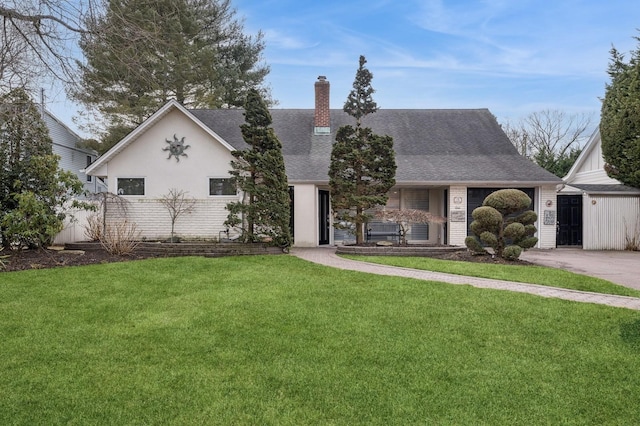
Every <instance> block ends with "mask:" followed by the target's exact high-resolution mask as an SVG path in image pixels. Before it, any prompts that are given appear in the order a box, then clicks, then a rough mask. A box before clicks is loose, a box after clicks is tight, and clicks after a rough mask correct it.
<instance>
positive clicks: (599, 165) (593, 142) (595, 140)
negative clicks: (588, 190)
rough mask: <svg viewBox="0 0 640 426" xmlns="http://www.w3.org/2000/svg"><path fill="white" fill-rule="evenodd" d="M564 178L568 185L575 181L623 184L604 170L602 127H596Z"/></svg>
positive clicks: (577, 182) (579, 182)
mask: <svg viewBox="0 0 640 426" xmlns="http://www.w3.org/2000/svg"><path fill="white" fill-rule="evenodd" d="M563 180H564V181H565V182H566V183H567V184H568V185H573V184H574V183H575V184H594V185H621V184H622V183H621V182H620V181H618V180H616V179H613V178H611V177H609V176H608V175H607V172H606V171H605V170H604V158H603V157H602V139H601V138H600V129H596V130H595V131H594V132H593V134H592V135H591V137H590V138H589V140H588V141H587V143H586V144H585V146H584V148H583V149H582V152H581V153H580V155H579V156H578V158H577V159H576V161H575V163H573V166H571V169H569V172H568V173H567V174H566V176H565V177H564V178H563Z"/></svg>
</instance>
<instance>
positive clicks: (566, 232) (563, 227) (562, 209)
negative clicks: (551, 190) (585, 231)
mask: <svg viewBox="0 0 640 426" xmlns="http://www.w3.org/2000/svg"><path fill="white" fill-rule="evenodd" d="M556 245H558V246H581V245H582V195H558V233H557V236H556Z"/></svg>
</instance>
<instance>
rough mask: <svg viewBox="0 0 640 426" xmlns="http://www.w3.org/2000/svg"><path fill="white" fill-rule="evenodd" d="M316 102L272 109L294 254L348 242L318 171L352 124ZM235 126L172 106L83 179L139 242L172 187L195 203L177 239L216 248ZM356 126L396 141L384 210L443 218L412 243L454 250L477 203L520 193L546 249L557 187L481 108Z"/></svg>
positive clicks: (155, 226)
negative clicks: (101, 191)
mask: <svg viewBox="0 0 640 426" xmlns="http://www.w3.org/2000/svg"><path fill="white" fill-rule="evenodd" d="M315 94H316V97H315V109H274V110H271V114H272V118H273V128H274V130H275V132H276V134H277V136H278V138H279V139H280V141H281V142H282V145H283V155H284V159H285V167H286V172H287V176H288V182H289V185H290V188H291V191H290V193H291V199H292V206H293V208H292V228H293V234H294V240H295V245H296V246H299V247H300V246H307V247H313V246H318V245H325V244H339V243H341V242H343V240H347V239H351V238H352V237H350V236H348V235H346V234H345V233H344V232H343V231H338V230H334V229H333V224H332V220H331V206H330V197H329V185H328V183H329V178H328V170H329V163H330V155H331V147H332V144H333V142H334V141H335V134H336V131H337V130H338V128H339V127H340V126H343V125H345V124H352V125H353V124H354V120H353V118H352V117H350V116H348V115H347V114H346V113H344V112H343V111H342V110H330V109H329V82H328V81H326V80H325V79H324V78H320V79H319V81H317V82H316V83H315ZM243 123H244V116H243V111H241V110H227V109H218V110H187V109H185V108H184V107H183V106H181V105H180V104H178V103H177V102H174V101H171V102H169V103H167V104H166V105H164V106H163V107H162V108H161V109H160V110H158V111H157V112H156V113H155V114H154V115H152V116H151V117H150V118H149V119H147V120H146V121H145V122H144V123H142V124H141V125H140V126H139V127H138V128H136V129H135V130H134V131H133V132H131V133H130V134H129V135H127V136H126V137H125V138H124V139H122V140H121V141H120V142H119V143H118V144H116V145H115V146H114V147H113V148H111V149H110V150H109V151H108V152H107V153H105V154H104V155H103V156H102V157H100V158H98V160H96V161H95V162H94V163H93V164H92V165H91V166H90V167H89V168H88V169H87V174H89V175H91V176H96V177H101V178H106V179H107V181H108V182H109V190H110V191H111V192H117V193H119V194H121V195H122V196H123V197H124V198H126V199H128V200H129V201H130V203H129V207H128V209H127V215H128V217H129V219H131V220H132V221H134V222H135V223H136V224H137V226H138V229H139V230H140V231H141V233H142V236H143V237H146V238H163V237H166V236H168V235H169V231H170V220H169V214H168V213H167V211H166V209H165V208H164V207H162V206H161V204H160V203H159V202H158V198H160V197H162V196H163V195H165V194H167V193H168V192H169V189H171V188H177V189H181V190H184V191H188V195H189V196H191V197H193V198H194V199H196V200H197V203H196V208H195V210H194V212H193V213H191V214H190V215H188V216H186V217H184V218H180V219H179V220H178V222H177V223H176V232H177V233H178V234H179V235H182V236H183V237H201V238H218V237H220V236H223V235H224V231H225V227H224V225H223V222H224V221H225V219H226V216H227V211H226V210H225V206H226V204H227V203H228V202H230V201H235V200H238V199H239V198H240V197H241V195H240V194H236V191H235V189H234V187H233V186H231V185H229V180H228V179H229V169H230V161H231V160H233V156H232V155H231V152H232V151H233V150H236V149H243V148H246V147H247V145H246V144H245V142H244V141H243V139H242V135H241V132H240V127H239V126H240V125H241V124H243ZM363 125H364V126H366V127H371V128H372V129H373V131H374V132H375V133H377V134H386V135H390V136H392V137H393V139H394V146H395V151H396V162H397V165H398V169H397V173H396V186H395V187H394V188H393V189H392V190H391V191H390V193H389V202H388V208H414V209H422V210H426V211H430V212H431V213H432V214H435V215H438V216H445V217H447V223H445V224H444V225H433V226H427V225H414V226H413V227H412V228H411V230H410V232H409V235H408V240H409V241H410V242H411V243H434V244H435V243H441V244H451V245H464V239H465V237H466V236H467V235H468V232H469V231H468V224H469V223H470V220H471V219H470V217H471V212H472V210H473V209H474V208H475V207H477V206H479V205H480V204H481V203H482V201H483V199H484V197H485V196H486V195H488V194H489V193H490V192H492V191H494V190H496V189H500V188H519V189H523V190H524V191H526V192H527V193H528V194H530V196H531V198H532V200H533V208H534V210H535V211H536V212H537V213H538V215H539V220H538V223H537V227H538V234H537V236H538V238H539V243H538V246H539V247H542V248H553V247H555V236H556V226H555V224H556V218H555V213H556V189H557V188H556V187H557V185H559V184H561V183H562V182H561V180H560V179H559V178H557V177H556V176H554V175H552V174H551V173H549V172H547V171H546V170H544V169H542V168H541V167H539V166H537V165H536V164H534V163H532V162H531V161H529V160H528V159H526V158H524V157H522V156H520V155H519V154H518V152H517V151H516V149H515V148H514V146H513V145H512V144H511V142H510V141H509V139H508V138H507V136H506V135H505V133H504V132H503V131H502V129H501V127H500V126H499V125H498V123H497V122H496V120H495V117H494V116H493V115H492V114H491V113H490V112H489V111H488V110H487V109H474V110H411V109H404V110H384V109H382V110H379V111H378V112H376V113H375V114H372V115H370V116H367V117H366V118H365V119H364V120H363ZM171 149H172V150H173V151H172V150H171ZM173 154H175V155H173ZM112 213H113V212H112Z"/></svg>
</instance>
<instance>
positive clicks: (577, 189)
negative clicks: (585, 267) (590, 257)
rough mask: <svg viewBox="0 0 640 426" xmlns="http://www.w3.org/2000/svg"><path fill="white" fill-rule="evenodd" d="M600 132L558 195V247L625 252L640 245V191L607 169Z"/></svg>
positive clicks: (582, 155) (593, 137) (589, 144)
mask: <svg viewBox="0 0 640 426" xmlns="http://www.w3.org/2000/svg"><path fill="white" fill-rule="evenodd" d="M604 164H605V163H604V158H603V157H602V142H601V140H600V131H599V130H596V131H595V132H594V133H593V135H592V136H591V138H590V139H589V141H588V142H587V144H586V145H585V147H584V149H583V150H582V153H581V154H580V156H579V157H578V159H577V160H576V162H575V164H574V165H573V167H571V170H569V173H568V174H567V175H566V176H565V177H564V179H563V180H564V181H565V186H564V187H563V188H562V189H561V190H560V191H559V192H558V239H557V245H558V246H582V248H583V249H585V250H624V249H625V247H626V245H627V242H628V240H629V239H633V238H635V239H636V240H638V241H639V242H640V222H639V221H640V189H637V188H631V187H629V186H626V185H623V184H622V183H620V182H619V181H617V180H615V179H612V178H610V177H609V176H608V175H607V172H606V171H605V170H604Z"/></svg>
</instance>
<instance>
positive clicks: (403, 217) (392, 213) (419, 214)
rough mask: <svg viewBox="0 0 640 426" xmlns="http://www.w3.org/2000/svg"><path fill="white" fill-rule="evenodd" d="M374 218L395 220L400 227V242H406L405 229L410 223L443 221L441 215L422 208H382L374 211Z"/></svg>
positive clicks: (386, 220)
mask: <svg viewBox="0 0 640 426" xmlns="http://www.w3.org/2000/svg"><path fill="white" fill-rule="evenodd" d="M375 217H376V219H380V220H383V221H385V222H395V223H396V224H398V226H399V227H400V243H401V244H404V245H406V244H407V231H408V230H409V226H410V225H411V224H424V223H445V222H446V221H447V220H446V219H445V218H444V217H442V216H436V215H433V214H431V213H429V212H426V211H424V210H417V209H403V210H397V209H383V210H378V211H377V212H376V213H375Z"/></svg>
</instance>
